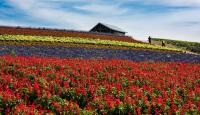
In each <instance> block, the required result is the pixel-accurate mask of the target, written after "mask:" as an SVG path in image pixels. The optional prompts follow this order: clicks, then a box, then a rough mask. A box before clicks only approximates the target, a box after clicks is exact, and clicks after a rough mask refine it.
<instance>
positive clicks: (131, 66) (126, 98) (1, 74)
mask: <svg viewBox="0 0 200 115" xmlns="http://www.w3.org/2000/svg"><path fill="white" fill-rule="evenodd" d="M0 113H1V114H6V113H12V114H44V113H49V114H50V113H56V114H86V115H88V114H91V115H93V114H200V64H191V63H179V62H154V63H153V62H133V61H127V60H116V59H110V60H102V59H78V58H65V59H60V58H42V57H23V56H17V57H11V56H1V57H0Z"/></svg>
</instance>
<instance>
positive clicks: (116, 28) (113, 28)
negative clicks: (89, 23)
mask: <svg viewBox="0 0 200 115" xmlns="http://www.w3.org/2000/svg"><path fill="white" fill-rule="evenodd" d="M99 24H101V25H104V26H106V27H107V28H110V29H111V30H115V31H118V32H125V33H127V32H126V31H124V30H123V29H121V28H119V27H117V26H114V25H110V24H105V23H98V24H97V25H99Z"/></svg>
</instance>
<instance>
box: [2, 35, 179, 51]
mask: <svg viewBox="0 0 200 115" xmlns="http://www.w3.org/2000/svg"><path fill="white" fill-rule="evenodd" d="M0 40H1V41H2V42H3V41H15V42H51V43H52V44H54V43H57V42H58V43H77V44H95V45H107V46H120V47H121V46H122V47H130V48H143V49H152V50H163V51H177V52H183V51H182V50H178V49H173V48H167V47H161V46H155V45H150V44H142V43H129V42H121V41H111V40H100V39H87V38H73V37H51V36H24V35H0Z"/></svg>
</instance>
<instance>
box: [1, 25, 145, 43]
mask: <svg viewBox="0 0 200 115" xmlns="http://www.w3.org/2000/svg"><path fill="white" fill-rule="evenodd" d="M5 34H7V35H33V36H54V37H81V38H92V39H102V40H117V41H125V42H135V43H142V42H141V41H138V40H135V39H134V38H132V37H130V36H116V35H112V34H103V33H93V32H87V31H76V30H66V29H52V28H25V27H8V26H0V35H5Z"/></svg>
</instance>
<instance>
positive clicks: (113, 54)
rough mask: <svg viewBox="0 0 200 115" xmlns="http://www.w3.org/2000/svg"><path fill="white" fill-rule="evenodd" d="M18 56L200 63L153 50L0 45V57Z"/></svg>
mask: <svg viewBox="0 0 200 115" xmlns="http://www.w3.org/2000/svg"><path fill="white" fill-rule="evenodd" d="M8 54H12V55H18V56H44V57H60V58H84V59H91V58H105V59H125V60H132V61H155V62H157V61H162V62H189V63H200V55H193V54H185V53H176V52H159V51H154V50H152V51H151V50H134V49H123V50H122V49H110V48H85V47H74V46H71V47H64V46H40V45H35V46H32V45H31V46H23V45H0V55H8Z"/></svg>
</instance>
